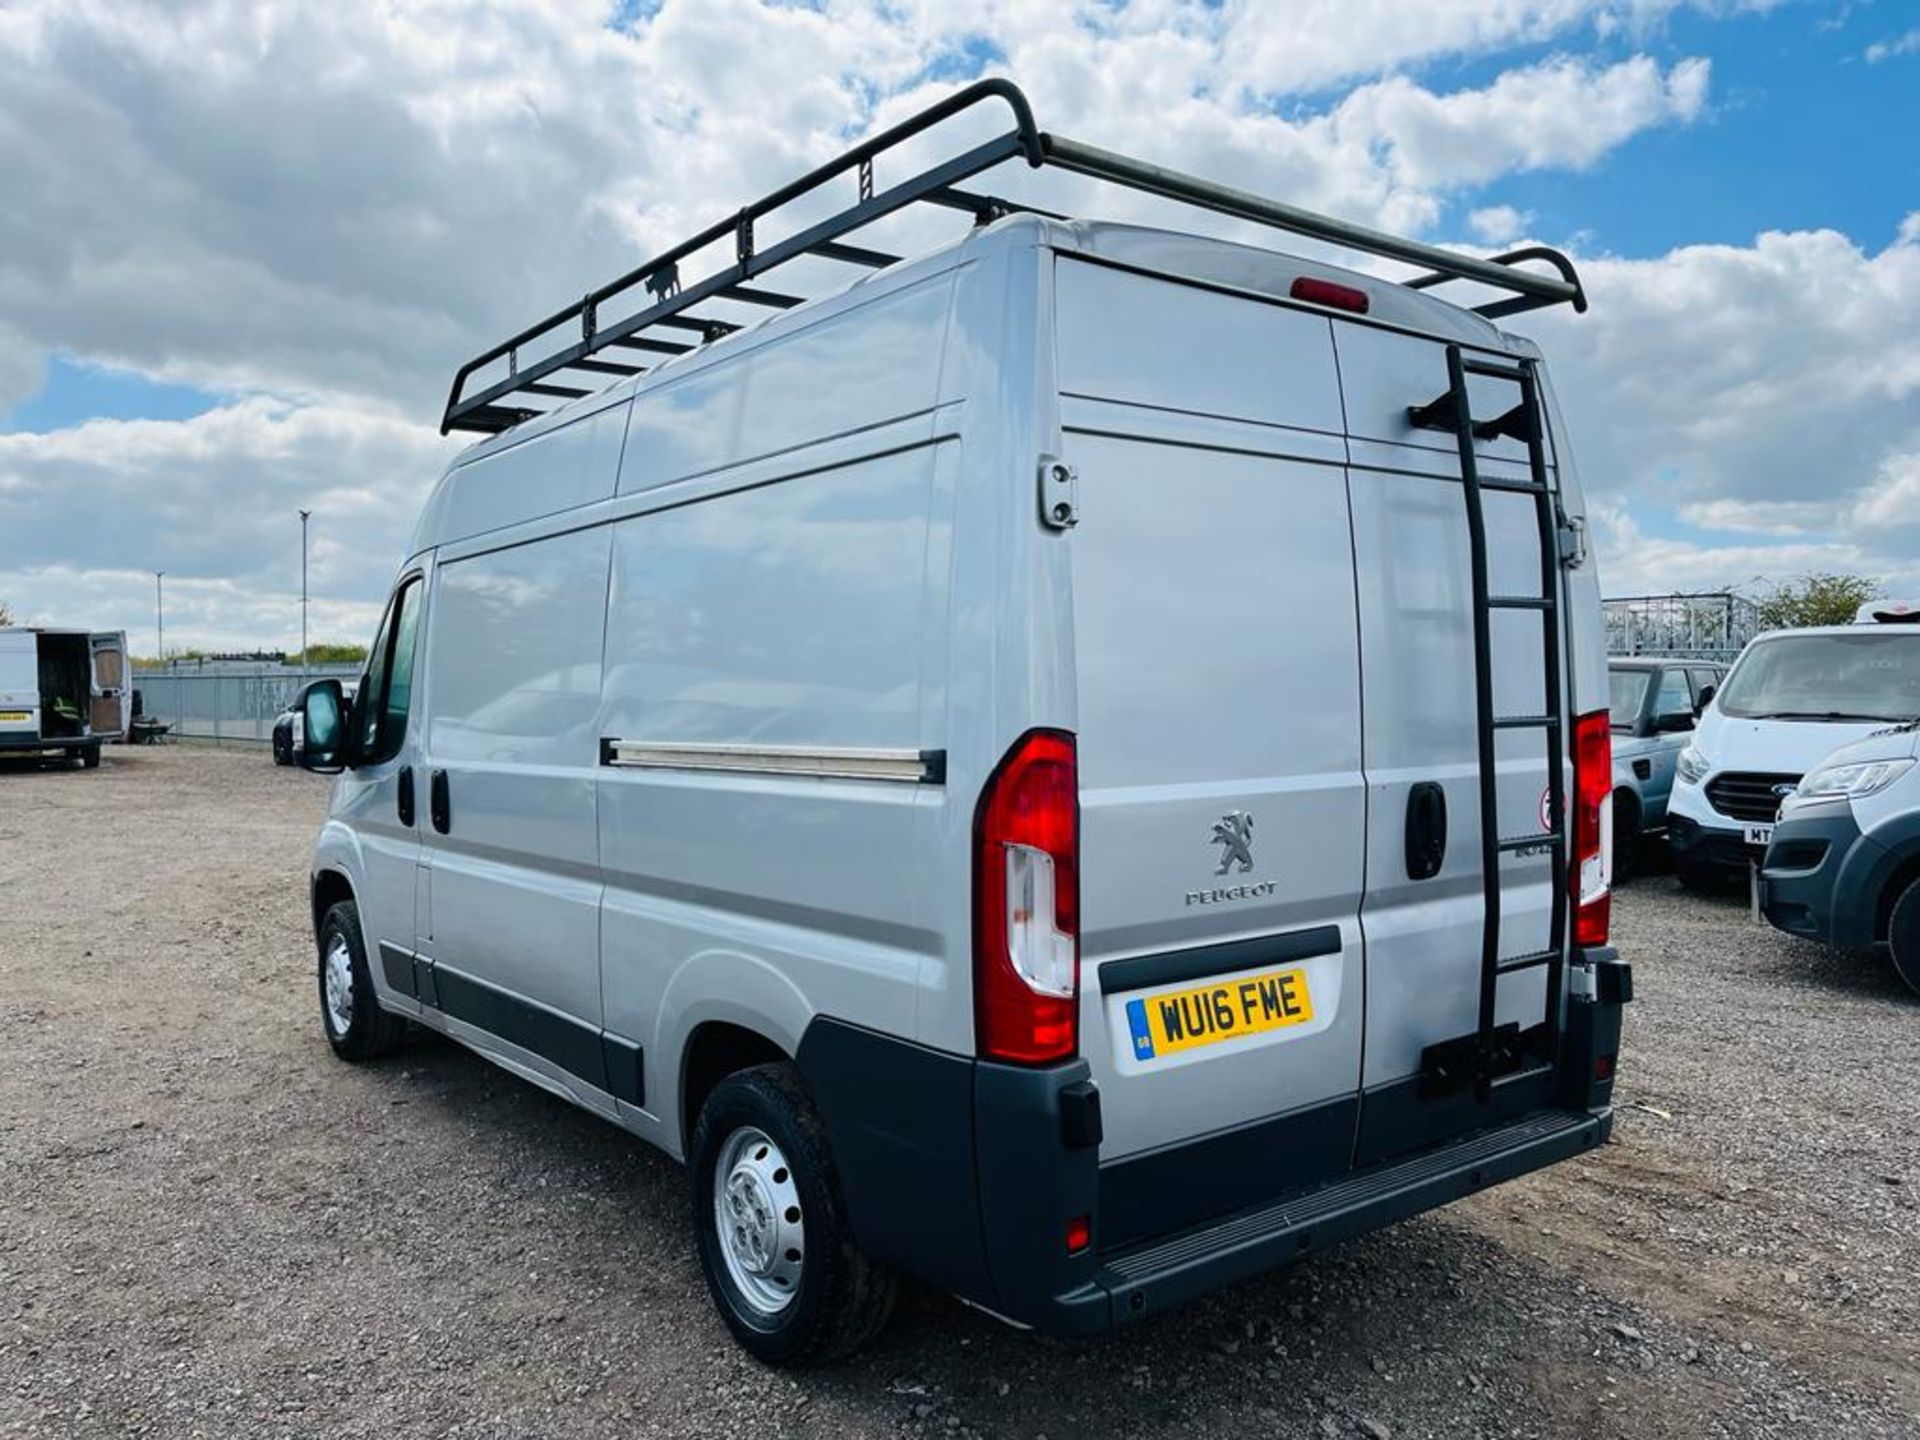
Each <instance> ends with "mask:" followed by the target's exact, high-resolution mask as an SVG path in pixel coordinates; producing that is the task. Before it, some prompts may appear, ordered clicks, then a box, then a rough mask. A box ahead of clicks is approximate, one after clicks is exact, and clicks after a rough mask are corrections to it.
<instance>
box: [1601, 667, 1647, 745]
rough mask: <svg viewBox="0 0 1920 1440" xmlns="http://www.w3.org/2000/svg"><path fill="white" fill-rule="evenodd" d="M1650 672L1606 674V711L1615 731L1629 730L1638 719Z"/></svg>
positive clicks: (1643, 702) (1611, 672) (1618, 671)
mask: <svg viewBox="0 0 1920 1440" xmlns="http://www.w3.org/2000/svg"><path fill="white" fill-rule="evenodd" d="M1652 678H1653V672H1652V671H1651V670H1609V671H1608V672H1607V711H1608V714H1609V716H1610V718H1611V719H1612V722H1613V727H1614V728H1615V729H1616V730H1631V729H1632V728H1633V727H1634V726H1635V725H1636V724H1637V723H1638V722H1639V719H1640V709H1641V707H1642V706H1643V705H1644V704H1645V703H1646V699H1647V682H1648V681H1649V680H1651V679H1652Z"/></svg>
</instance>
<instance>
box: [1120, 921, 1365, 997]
mask: <svg viewBox="0 0 1920 1440" xmlns="http://www.w3.org/2000/svg"><path fill="white" fill-rule="evenodd" d="M1340 949H1341V940H1340V927H1339V926H1338V925H1316V926H1314V927H1313V928H1312V929H1311V930H1289V931H1287V932H1285V933H1284V934H1280V935H1262V936H1260V937H1259V938H1257V939H1254V940H1235V941H1232V942H1230V943H1228V944H1225V945H1202V946H1199V947H1197V948H1195V949H1192V950H1174V951H1169V952H1168V953H1166V954H1164V955H1136V956H1133V957H1132V958H1130V959H1127V960H1109V961H1107V962H1106V964H1104V965H1102V966H1101V967H1100V993H1101V994H1102V995H1119V994H1123V993H1125V992H1126V991H1128V990H1148V989H1151V988H1153V987H1154V986H1158V985H1177V984H1179V983H1180V982H1181V981H1182V980H1205V979H1206V978H1208V977H1209V976H1212V975H1231V974H1233V973H1234V972H1235V971H1239V970H1253V969H1257V968H1259V967H1260V966H1262V965H1284V964H1287V963H1288V962H1290V961H1294V960H1311V959H1313V958H1314V957H1316V956H1319V955H1338V954H1339V953H1340Z"/></svg>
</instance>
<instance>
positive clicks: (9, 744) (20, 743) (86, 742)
mask: <svg viewBox="0 0 1920 1440" xmlns="http://www.w3.org/2000/svg"><path fill="white" fill-rule="evenodd" d="M100 741H101V737H100V736H98V735H62V736H58V737H56V738H54V739H51V740H49V739H47V738H46V737H45V736H42V735H17V734H16V735H0V754H14V755H20V754H28V753H32V752H35V751H38V752H40V753H43V754H45V753H50V752H54V751H62V752H64V751H69V750H86V749H89V748H90V747H92V746H95V745H98V744H99V743H100Z"/></svg>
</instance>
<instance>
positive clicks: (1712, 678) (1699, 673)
mask: <svg viewBox="0 0 1920 1440" xmlns="http://www.w3.org/2000/svg"><path fill="white" fill-rule="evenodd" d="M1719 688H1720V672H1719V671H1718V670H1696V671H1694V672H1693V694H1694V698H1695V701H1696V703H1697V702H1698V699H1699V697H1700V696H1702V695H1705V694H1706V693H1707V691H1709V690H1718V689H1719Z"/></svg>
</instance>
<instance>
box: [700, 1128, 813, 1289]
mask: <svg viewBox="0 0 1920 1440" xmlns="http://www.w3.org/2000/svg"><path fill="white" fill-rule="evenodd" d="M713 1221H714V1228H715V1229H716V1230H717V1231H718V1233H719V1237H720V1258H721V1259H722V1261H723V1262H724V1263H725V1264H726V1267H727V1276H728V1278H729V1279H731V1280H732V1281H733V1287H734V1289H735V1290H736V1291H737V1292H739V1295H740V1298H741V1300H742V1301H743V1302H744V1303H745V1304H746V1306H747V1307H748V1308H749V1309H750V1310H751V1311H752V1312H753V1313H754V1314H755V1315H756V1316H759V1317H761V1318H763V1319H772V1318H773V1317H775V1316H777V1315H779V1314H780V1313H781V1312H782V1311H784V1310H786V1309H787V1307H788V1306H790V1305H792V1304H793V1301H794V1297H795V1296H796V1295H797V1294H799V1291H800V1272H801V1267H802V1265H803V1264H804V1262H805V1258H806V1253H807V1245H806V1221H805V1217H804V1216H803V1215H802V1214H801V1210H800V1189H799V1187H798V1186H797V1185H796V1184H795V1183H794V1177H793V1167H792V1166H791V1165H790V1164H788V1163H787V1157H786V1156H785V1155H784V1154H783V1153H781V1150H780V1147H779V1146H778V1145H776V1144H775V1143H774V1142H773V1139H772V1137H770V1136H769V1135H768V1134H767V1133H766V1132H765V1131H764V1130H760V1129H757V1128H755V1127H754V1126H751V1125H743V1126H741V1127H740V1128H739V1129H737V1130H735V1131H734V1132H733V1133H732V1134H731V1135H729V1136H727V1138H726V1141H725V1143H724V1144H722V1145H721V1147H720V1157H719V1159H718V1161H717V1162H716V1163H715V1164H714V1167H713Z"/></svg>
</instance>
